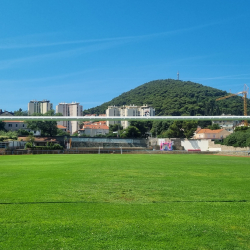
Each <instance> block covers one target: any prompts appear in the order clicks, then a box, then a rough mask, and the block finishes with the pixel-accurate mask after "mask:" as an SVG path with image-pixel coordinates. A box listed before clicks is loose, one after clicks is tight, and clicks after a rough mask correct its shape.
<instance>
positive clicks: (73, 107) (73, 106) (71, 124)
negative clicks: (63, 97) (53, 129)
mask: <svg viewBox="0 0 250 250" xmlns="http://www.w3.org/2000/svg"><path fill="white" fill-rule="evenodd" d="M56 113H62V115H63V116H82V105H80V103H78V102H72V103H59V104H58V105H57V106H56ZM57 125H62V126H64V127H66V128H67V131H69V132H70V134H71V135H72V134H73V133H75V132H77V131H78V129H79V126H78V122H77V121H60V122H57Z"/></svg>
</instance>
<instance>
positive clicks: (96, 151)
mask: <svg viewBox="0 0 250 250" xmlns="http://www.w3.org/2000/svg"><path fill="white" fill-rule="evenodd" d="M41 154H189V155H191V154H192V155H193V154H196V155H197V154H198V155H201V154H202V155H204V154H206V155H234V156H250V151H186V150H173V151H161V150H152V149H123V148H114V149H102V148H95V149H93V148H91V149H81V150H77V149H74V150H72V149H71V150H3V151H0V155H41Z"/></svg>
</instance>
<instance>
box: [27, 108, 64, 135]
mask: <svg viewBox="0 0 250 250" xmlns="http://www.w3.org/2000/svg"><path fill="white" fill-rule="evenodd" d="M54 115H57V116H60V115H61V114H55V111H54V110H49V111H48V112H46V113H45V114H43V115H42V114H39V113H34V114H32V116H54ZM27 127H28V128H29V129H32V130H40V131H41V135H42V136H56V135H57V122H56V121H27Z"/></svg>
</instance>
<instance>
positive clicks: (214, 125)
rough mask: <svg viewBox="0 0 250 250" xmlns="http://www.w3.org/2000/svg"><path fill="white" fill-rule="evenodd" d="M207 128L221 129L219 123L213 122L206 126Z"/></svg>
mask: <svg viewBox="0 0 250 250" xmlns="http://www.w3.org/2000/svg"><path fill="white" fill-rule="evenodd" d="M207 128H209V129H211V130H216V129H221V127H220V126H219V124H217V123H214V124H212V125H209V126H207Z"/></svg>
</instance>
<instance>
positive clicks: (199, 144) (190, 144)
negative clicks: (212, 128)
mask: <svg viewBox="0 0 250 250" xmlns="http://www.w3.org/2000/svg"><path fill="white" fill-rule="evenodd" d="M181 146H182V147H184V150H189V149H191V150H194V149H200V150H201V151H207V150H208V140H187V139H182V140H181Z"/></svg>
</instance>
